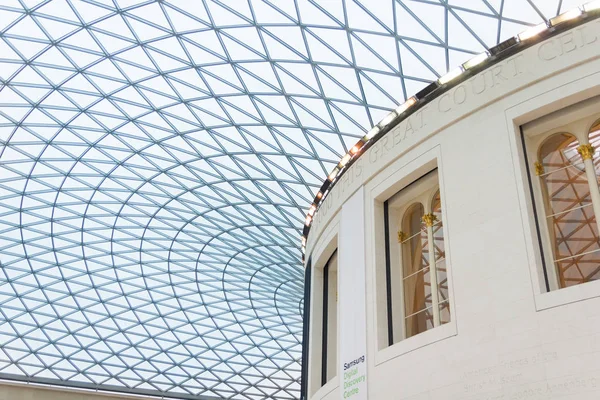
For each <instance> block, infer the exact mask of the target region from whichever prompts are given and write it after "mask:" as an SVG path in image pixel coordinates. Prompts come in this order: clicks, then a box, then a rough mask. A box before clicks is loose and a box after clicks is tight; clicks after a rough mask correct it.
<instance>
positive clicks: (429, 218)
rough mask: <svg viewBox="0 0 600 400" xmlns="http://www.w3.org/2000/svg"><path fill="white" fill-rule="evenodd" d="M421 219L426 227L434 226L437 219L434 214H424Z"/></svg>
mask: <svg viewBox="0 0 600 400" xmlns="http://www.w3.org/2000/svg"><path fill="white" fill-rule="evenodd" d="M421 219H422V220H423V222H425V225H427V226H433V224H435V221H437V217H436V215H435V214H434V213H429V214H425V215H423V217H421Z"/></svg>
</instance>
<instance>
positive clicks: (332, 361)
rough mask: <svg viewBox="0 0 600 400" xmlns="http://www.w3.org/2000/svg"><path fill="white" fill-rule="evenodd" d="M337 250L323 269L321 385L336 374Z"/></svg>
mask: <svg viewBox="0 0 600 400" xmlns="http://www.w3.org/2000/svg"><path fill="white" fill-rule="evenodd" d="M337 264H338V263H337V251H336V252H335V253H334V254H333V255H332V256H331V258H330V259H329V261H327V264H325V267H324V269H323V335H322V342H321V344H322V359H321V361H322V362H321V386H322V385H325V384H326V383H327V382H329V380H330V379H331V378H333V377H335V376H336V374H337V337H338V331H337V327H338V315H337V314H338V313H337V297H338V293H337V282H338V279H337V276H338V275H337Z"/></svg>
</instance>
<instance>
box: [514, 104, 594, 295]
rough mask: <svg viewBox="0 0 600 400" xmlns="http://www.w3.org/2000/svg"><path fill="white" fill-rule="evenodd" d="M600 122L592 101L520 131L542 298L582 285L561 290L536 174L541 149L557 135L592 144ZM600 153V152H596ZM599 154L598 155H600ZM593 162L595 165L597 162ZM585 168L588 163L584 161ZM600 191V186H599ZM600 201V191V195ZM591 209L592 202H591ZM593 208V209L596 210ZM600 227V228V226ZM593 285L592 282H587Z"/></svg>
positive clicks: (546, 118)
mask: <svg viewBox="0 0 600 400" xmlns="http://www.w3.org/2000/svg"><path fill="white" fill-rule="evenodd" d="M599 121H600V99H590V100H588V101H585V102H582V103H579V104H573V105H571V106H569V107H565V108H563V109H561V110H557V111H555V112H553V113H550V114H547V115H545V116H542V117H540V118H538V119H535V120H533V121H531V122H529V123H527V124H524V125H521V126H520V128H519V136H520V139H521V140H520V142H521V146H522V149H523V157H522V159H523V162H524V163H525V173H526V179H527V183H528V186H529V190H528V192H529V193H528V196H529V200H530V202H531V203H530V204H531V209H532V218H533V222H534V226H535V233H536V236H537V256H538V258H539V264H538V267H537V268H536V269H537V272H538V276H539V277H540V278H541V279H539V280H538V281H541V284H540V288H539V289H540V292H541V294H549V293H554V292H558V291H563V290H568V289H569V288H577V287H579V286H581V285H582V283H580V284H575V285H571V286H565V287H561V284H560V276H559V275H560V273H559V272H558V269H557V267H556V266H555V263H556V261H555V257H554V246H555V245H554V243H553V241H552V239H551V236H552V235H551V234H550V230H551V226H550V224H549V223H548V215H547V210H546V204H545V202H546V197H545V194H544V188H543V186H542V182H541V179H540V178H539V176H538V175H537V174H536V166H535V163H536V162H539V152H540V150H541V147H542V146H543V144H544V143H546V141H547V140H549V139H550V138H551V137H553V136H554V135H558V134H561V133H562V134H569V135H572V136H573V137H574V138H575V140H576V141H577V142H578V145H585V144H589V134H590V133H591V128H592V127H594V126H595V125H596V124H597V123H598V122H599ZM596 150H600V148H598V149H596ZM596 154H597V153H596ZM597 157H598V156H597V155H596V156H595V158H596V160H594V159H593V160H591V161H592V163H593V162H595V161H597V160H598V158H597ZM581 163H582V164H584V160H581ZM587 169H588V166H586V167H585V169H584V173H585V174H586V178H587V179H586V182H587V185H588V188H589V190H590V196H592V195H591V192H592V191H593V190H596V189H594V186H596V185H597V184H594V183H592V182H590V181H589V177H590V176H591V175H589V174H587ZM591 174H592V175H594V176H595V177H596V180H595V181H596V182H598V178H600V174H598V173H597V172H596V171H595V170H592V171H591ZM596 187H597V186H596ZM597 195H598V196H599V197H600V190H598V191H597ZM590 205H591V202H590ZM593 207H594V206H593V205H592V209H593ZM594 214H595V216H596V221H597V223H600V214H599V213H596V212H594ZM599 225H600V224H599ZM598 230H599V232H600V227H599V228H598ZM583 283H587V284H589V283H591V282H583Z"/></svg>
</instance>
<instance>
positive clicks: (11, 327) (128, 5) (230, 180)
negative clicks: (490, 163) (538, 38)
mask: <svg viewBox="0 0 600 400" xmlns="http://www.w3.org/2000/svg"><path fill="white" fill-rule="evenodd" d="M578 3H579V1H570V0H412V1H409V0H385V1H384V0H380V1H372V0H362V1H359V0H328V1H317V0H314V1H313V0H264V1H258V0H202V1H200V0H198V1H189V0H164V1H136V0H101V1H100V0H98V1H75V0H52V1H39V0H0V378H10V377H13V378H15V377H21V378H20V379H27V380H29V381H45V382H55V383H58V384H60V383H61V382H63V383H65V382H67V381H68V383H69V384H70V385H75V386H77V385H80V386H87V387H98V388H101V389H113V390H114V389H115V388H121V389H122V390H129V391H134V392H145V393H155V394H164V393H165V392H168V395H169V396H171V397H181V398H202V397H198V396H205V397H207V398H211V397H213V398H236V399H237V398H239V399H262V398H265V397H270V398H278V399H291V398H296V397H298V394H299V375H300V355H301V331H302V320H301V308H302V286H303V271H302V265H301V255H300V232H301V228H302V226H303V221H304V212H305V210H306V208H307V207H308V205H310V203H311V201H312V199H313V197H314V195H315V193H316V191H317V190H318V188H319V187H320V185H321V183H322V182H323V179H324V178H325V177H326V176H327V174H328V171H330V170H331V169H332V168H333V167H334V166H335V165H336V164H337V163H338V161H339V159H340V157H341V156H342V155H344V154H345V153H346V152H347V151H348V148H349V147H351V146H352V145H353V144H354V143H355V142H356V140H357V139H358V138H360V137H362V136H363V135H364V133H365V132H366V131H367V130H368V129H369V128H370V127H372V126H373V125H374V124H375V123H377V122H378V121H379V120H380V119H381V118H383V117H384V116H385V115H386V114H387V113H388V112H389V111H390V110H392V109H394V108H395V107H396V106H397V105H398V104H400V103H402V102H403V101H404V100H405V99H406V98H407V96H411V95H412V94H414V93H415V92H417V91H418V90H419V89H421V88H423V87H424V86H426V84H427V83H429V82H431V81H432V80H435V79H436V78H437V77H439V76H440V75H443V74H444V73H445V72H446V71H448V70H449V69H451V67H453V66H456V65H458V64H460V63H461V62H463V61H465V60H467V59H469V58H471V57H473V55H474V54H477V53H480V52H482V51H484V50H485V49H486V48H488V47H491V46H493V45H495V44H497V43H498V42H500V41H502V40H504V39H506V38H508V37H511V36H513V35H515V34H517V33H519V32H520V31H523V30H524V29H525V28H527V27H528V26H530V25H532V24H538V23H540V22H542V21H543V20H544V19H547V18H550V17H552V16H554V15H556V14H557V13H560V12H562V11H564V10H566V9H570V8H572V7H574V6H576V5H577V4H578Z"/></svg>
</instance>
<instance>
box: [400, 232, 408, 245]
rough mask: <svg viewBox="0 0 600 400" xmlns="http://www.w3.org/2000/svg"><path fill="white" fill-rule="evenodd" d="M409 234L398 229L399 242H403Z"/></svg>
mask: <svg viewBox="0 0 600 400" xmlns="http://www.w3.org/2000/svg"><path fill="white" fill-rule="evenodd" d="M407 236H408V235H407V234H406V233H404V232H402V231H398V243H402V242H404V241H405V240H406V237H407Z"/></svg>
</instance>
